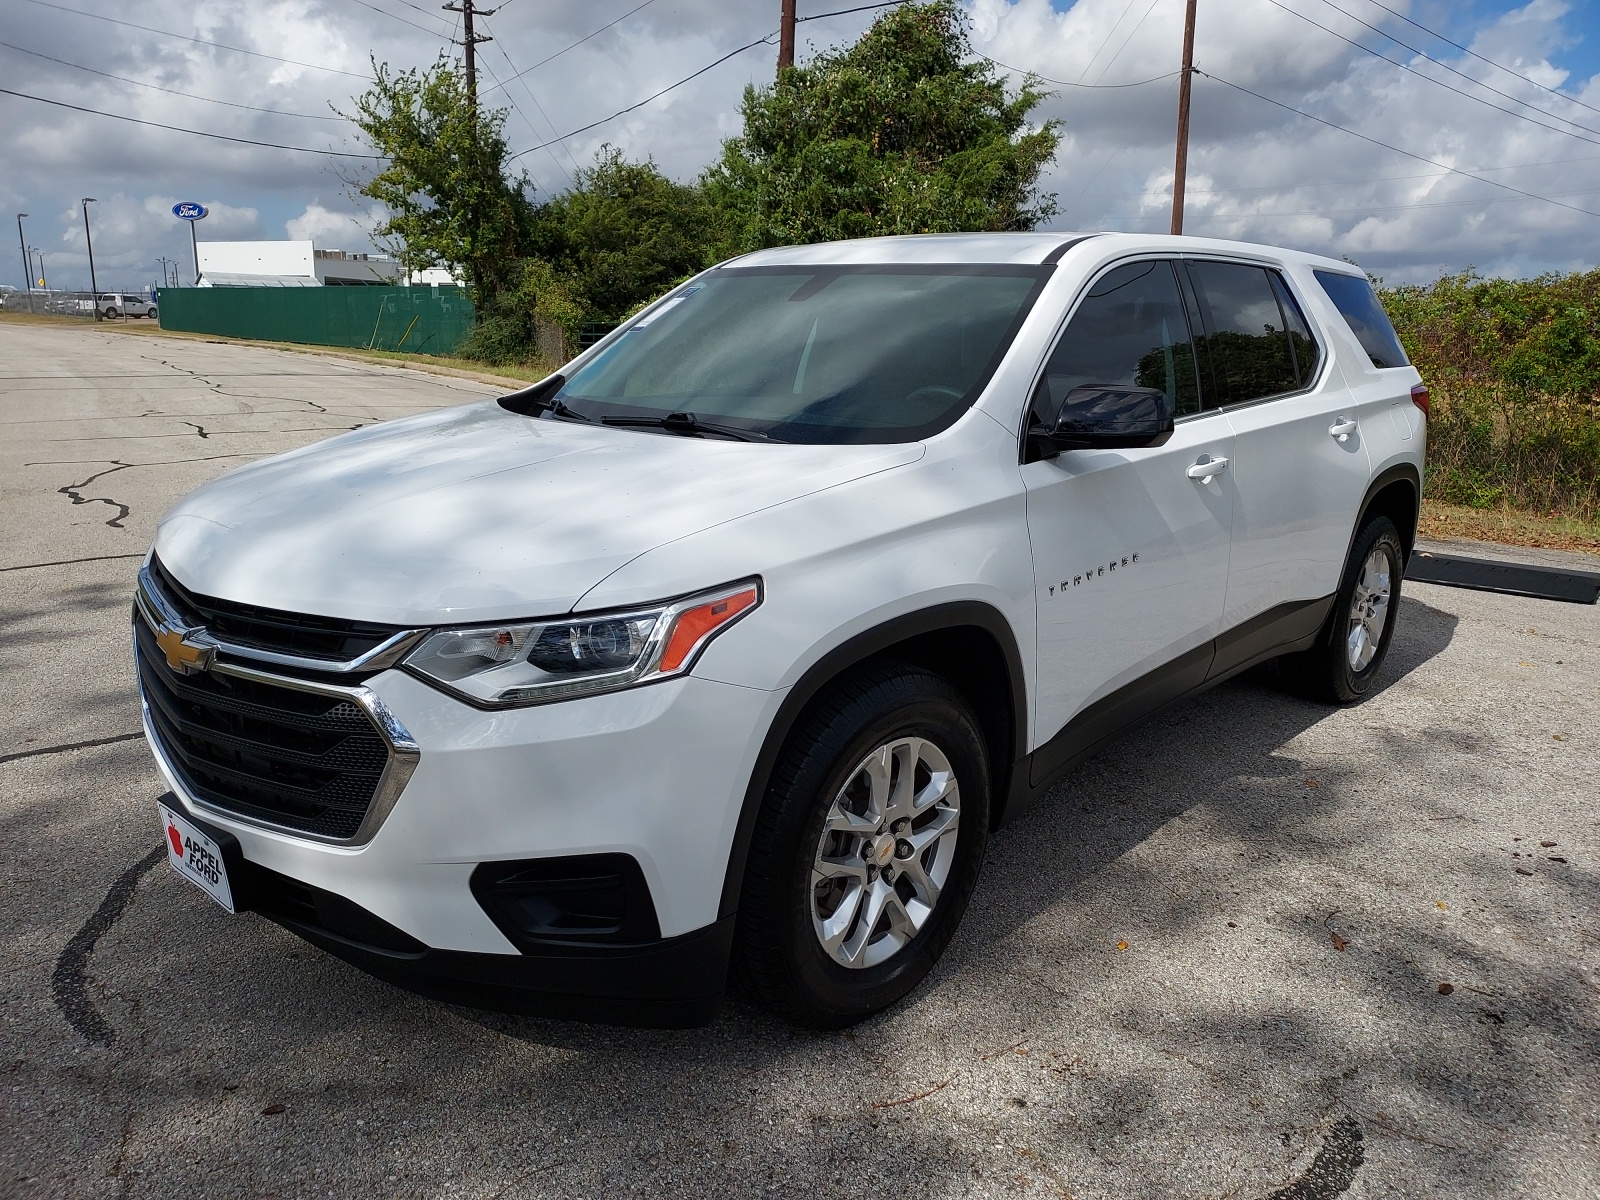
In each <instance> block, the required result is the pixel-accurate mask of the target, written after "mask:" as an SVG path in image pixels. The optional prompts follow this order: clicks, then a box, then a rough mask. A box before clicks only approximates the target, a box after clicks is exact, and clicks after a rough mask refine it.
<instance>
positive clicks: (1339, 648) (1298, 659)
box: [1280, 517, 1405, 704]
mask: <svg viewBox="0 0 1600 1200" xmlns="http://www.w3.org/2000/svg"><path fill="white" fill-rule="evenodd" d="M1404 574H1405V550H1404V549H1403V547H1402V546H1401V544H1400V531H1399V530H1398V529H1396V528H1395V525H1394V522H1393V521H1391V520H1389V518H1388V517H1373V518H1372V519H1371V520H1370V521H1368V522H1367V523H1366V524H1365V525H1363V526H1362V527H1361V532H1360V533H1358V534H1357V535H1356V539H1355V542H1354V543H1353V544H1352V545H1351V547H1350V557H1349V559H1348V560H1347V561H1346V562H1345V568H1344V578H1343V579H1342V580H1341V582H1340V585H1339V591H1338V593H1337V594H1336V595H1335V596H1334V599H1333V615H1332V616H1331V617H1330V618H1329V621H1330V628H1329V629H1328V630H1327V631H1326V632H1325V634H1324V636H1323V640H1322V642H1321V643H1319V644H1318V645H1317V646H1314V647H1313V648H1312V649H1310V650H1306V651H1304V652H1303V653H1300V654H1289V655H1285V656H1284V657H1283V658H1282V659H1281V660H1280V669H1281V670H1282V673H1283V676H1284V679H1285V681H1286V682H1287V683H1288V684H1289V686H1290V687H1291V688H1292V689H1293V690H1294V691H1296V692H1298V693H1300V694H1301V695H1302V696H1305V697H1306V698H1307V699H1310V700H1320V701H1322V702H1324V703H1327V704H1353V703H1354V702H1356V701H1357V700H1360V699H1362V698H1364V697H1365V696H1366V695H1367V693H1369V692H1370V691H1371V690H1372V688H1373V685H1374V684H1375V683H1376V682H1377V677H1378V671H1379V669H1380V668H1381V667H1382V666H1383V660H1384V657H1385V656H1386V655H1387V654H1388V653H1389V642H1390V639H1391V638H1392V637H1393V636H1394V625H1395V619H1396V617H1397V616H1398V615H1399V610H1400V580H1401V577H1402V576H1403V575H1404Z"/></svg>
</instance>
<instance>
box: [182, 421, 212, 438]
mask: <svg viewBox="0 0 1600 1200" xmlns="http://www.w3.org/2000/svg"><path fill="white" fill-rule="evenodd" d="M183 424H185V425H187V426H188V427H189V428H190V429H192V430H194V431H195V432H196V433H198V434H199V435H200V436H201V437H203V438H208V437H210V436H211V435H210V434H209V433H207V432H206V427H205V426H204V425H196V424H195V423H194V422H193V421H185V422H183Z"/></svg>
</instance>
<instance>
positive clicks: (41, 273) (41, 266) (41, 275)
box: [28, 246, 50, 292]
mask: <svg viewBox="0 0 1600 1200" xmlns="http://www.w3.org/2000/svg"><path fill="white" fill-rule="evenodd" d="M28 249H29V250H32V251H33V252H34V253H35V254H37V255H38V256H39V286H40V287H42V288H43V289H44V290H45V291H47V292H48V291H49V290H50V284H49V281H48V280H47V279H46V278H45V274H44V251H43V250H41V249H39V247H37V246H29V247H28Z"/></svg>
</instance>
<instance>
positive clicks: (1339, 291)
mask: <svg viewBox="0 0 1600 1200" xmlns="http://www.w3.org/2000/svg"><path fill="white" fill-rule="evenodd" d="M1314 274H1315V275H1316V277H1317V282H1318V283H1320V284H1321V285H1322V290H1323V291H1325V292H1327V293H1328V299H1329V300H1332V301H1333V306H1334V307H1335V308H1337V309H1338V310H1339V312H1340V314H1341V315H1342V316H1343V317H1344V319H1345V322H1346V323H1347V324H1348V325H1349V326H1350V332H1351V333H1353V334H1355V335H1356V340H1357V341H1358V342H1360V343H1361V348H1362V349H1363V350H1365V351H1366V352H1367V357H1368V358H1370V359H1371V360H1372V365H1373V366H1375V367H1404V366H1409V365H1410V363H1411V360H1410V359H1408V358H1407V357H1406V352H1405V347H1403V346H1402V345H1400V338H1399V336H1398V335H1397V334H1396V333H1395V331H1394V326H1393V325H1392V324H1390V323H1389V314H1388V313H1386V312H1384V311H1383V305H1382V304H1380V303H1378V295H1377V293H1376V292H1374V291H1373V290H1372V284H1370V283H1368V282H1367V281H1366V280H1365V279H1363V278H1362V277H1361V276H1359V275H1346V274H1344V273H1343V272H1340V271H1316V272H1314Z"/></svg>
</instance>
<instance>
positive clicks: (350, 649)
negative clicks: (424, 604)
mask: <svg viewBox="0 0 1600 1200" xmlns="http://www.w3.org/2000/svg"><path fill="white" fill-rule="evenodd" d="M150 574H151V575H152V576H154V578H155V582H156V586H158V587H159V588H160V589H161V592H162V594H163V595H164V596H165V597H166V598H167V600H168V602H170V603H171V605H172V607H173V608H174V609H175V610H177V611H178V612H179V613H180V614H182V616H183V619H184V621H185V622H186V623H187V624H189V625H204V626H205V628H206V631H207V632H208V633H210V634H211V636H212V637H214V638H216V639H217V640H218V641H219V642H231V643H233V644H234V645H237V646H249V647H251V648H252V649H255V650H271V651H274V652H275V653H278V654H298V655H300V656H302V657H304V658H320V659H325V660H327V661H328V662H348V661H349V660H351V659H353V658H359V657H360V656H361V655H363V654H365V653H366V652H367V651H368V650H371V649H373V648H375V647H377V646H381V645H382V644H383V643H384V642H386V641H388V640H389V639H390V638H392V637H393V636H394V635H395V634H397V633H400V632H402V631H403V629H404V627H403V626H400V625H377V624H374V623H372V622H370V621H347V620H344V619H342V618H340V617H314V616H307V615H305V614H303V613H292V612H283V611H281V610H280V609H276V608H261V607H259V606H257V605H254V604H240V603H238V602H236V601H233V600H217V599H214V598H213V597H211V596H201V595H198V594H197V593H195V592H191V591H190V590H189V589H188V588H186V587H184V586H183V584H181V583H179V582H178V581H177V580H176V579H175V578H173V576H172V573H171V572H170V571H168V570H167V569H166V567H164V566H162V565H161V560H160V559H159V558H154V557H152V558H151V560H150Z"/></svg>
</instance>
